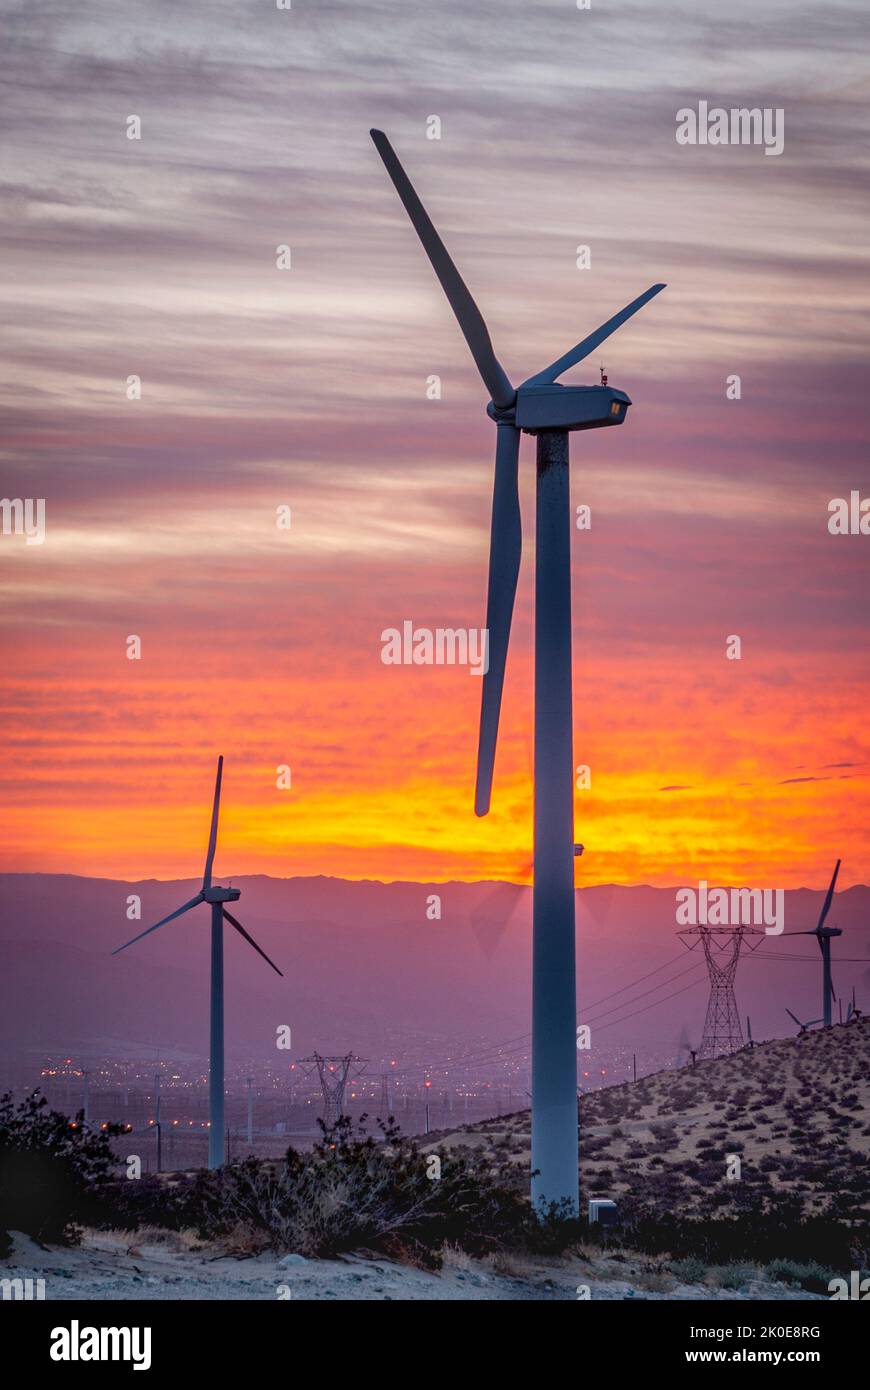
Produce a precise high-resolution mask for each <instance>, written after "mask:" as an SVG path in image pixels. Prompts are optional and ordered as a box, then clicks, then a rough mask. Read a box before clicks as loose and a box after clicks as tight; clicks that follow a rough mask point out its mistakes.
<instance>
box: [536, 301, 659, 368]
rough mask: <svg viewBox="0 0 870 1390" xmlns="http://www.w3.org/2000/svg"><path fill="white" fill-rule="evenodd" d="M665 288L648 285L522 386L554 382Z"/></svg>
mask: <svg viewBox="0 0 870 1390" xmlns="http://www.w3.org/2000/svg"><path fill="white" fill-rule="evenodd" d="M666 288H667V286H666V285H650V287H649V289H648V290H646V291H645V292H644V293H643V294H641V295H638V297H637V299H633V300H632V301H631V303H630V304H626V306H625V308H624V309H620V311H619V313H618V314H614V315H613V318H612V319H608V320H607V322H606V323H602V325H601V327H600V328H596V330H595V332H594V333H590V334H589V336H588V338H584V339H583V341H582V342H580V343H578V344H577V346H576V347H572V348H571V351H570V352H566V353H565V354H564V355H563V356H562V357H558V358H557V359H556V361H555V362H551V363H550V365H549V367H545V368H544V370H543V371H542V372H538V373H537V375H536V376H530V377H529V379H528V381H524V382H523V386H544V385H546V384H548V383H549V382H552V381H555V380H556V378H557V377H558V376H561V375H562V373H563V372H567V370H568V368H569V367H573V366H575V365H576V364H577V363H578V362H582V361H583V358H584V357H588V356H589V354H590V352H594V351H595V349H596V348H597V347H598V345H599V343H603V342H604V340H605V338H609V337H610V335H611V333H615V332H616V330H617V328H619V327H620V326H621V325H622V324H623V323H625V321H626V319H630V318H631V316H632V314H636V313H637V311H638V309H642V308H643V306H644V304H647V303H648V302H649V300H651V299H652V298H653V296H654V295H657V294H658V293H659V292H660V291H661V290H663V289H666Z"/></svg>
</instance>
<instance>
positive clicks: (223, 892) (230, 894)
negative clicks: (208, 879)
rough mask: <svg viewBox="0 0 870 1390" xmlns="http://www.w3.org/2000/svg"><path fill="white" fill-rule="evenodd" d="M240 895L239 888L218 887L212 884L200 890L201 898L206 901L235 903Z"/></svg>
mask: <svg viewBox="0 0 870 1390" xmlns="http://www.w3.org/2000/svg"><path fill="white" fill-rule="evenodd" d="M241 896H242V890H241V888H220V887H218V886H217V885H215V884H213V885H212V887H211V888H204V889H203V890H202V900H203V902H206V903H235V902H238V900H239V898H240V897H241Z"/></svg>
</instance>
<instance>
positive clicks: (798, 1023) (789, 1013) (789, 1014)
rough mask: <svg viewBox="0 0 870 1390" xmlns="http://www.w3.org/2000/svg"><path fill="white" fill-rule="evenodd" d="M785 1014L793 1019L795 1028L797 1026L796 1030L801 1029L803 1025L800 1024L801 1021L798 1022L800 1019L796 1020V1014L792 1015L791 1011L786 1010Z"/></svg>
mask: <svg viewBox="0 0 870 1390" xmlns="http://www.w3.org/2000/svg"><path fill="white" fill-rule="evenodd" d="M786 1013H787V1014H788V1016H789V1018H793V1019H794V1021H795V1023H796V1024H797V1026H798V1028H803V1026H804V1025H803V1024H802V1023H801V1021H800V1019H799V1018H798V1016H797V1014H793V1013H792V1011H791V1009H786Z"/></svg>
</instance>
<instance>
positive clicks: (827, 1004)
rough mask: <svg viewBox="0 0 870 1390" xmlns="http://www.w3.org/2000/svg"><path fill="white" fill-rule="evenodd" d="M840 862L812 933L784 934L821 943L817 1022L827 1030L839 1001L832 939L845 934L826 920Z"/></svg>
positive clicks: (792, 932)
mask: <svg viewBox="0 0 870 1390" xmlns="http://www.w3.org/2000/svg"><path fill="white" fill-rule="evenodd" d="M840 862H841V861H840V860H839V859H838V860H837V863H836V865H835V867H834V875H833V878H832V879H831V883H830V886H829V888H828V891H827V893H826V894H825V901H824V903H823V904H822V910H821V912H820V913H819V920H818V922H817V923H816V925H815V927H813V929H812V931H786V932H783V933H782V935H783V936H814V937H815V938H816V940H817V941H818V943H819V950H820V951H821V953H822V1015H823V1017H822V1018H821V1019H819V1020H817V1021H818V1022H820V1023H822V1022H823V1023H824V1025H825V1027H826V1028H830V1026H831V1000H834V1002H836V999H837V996H836V994H835V993H834V982H833V980H832V979H831V938H832V937H834V936H842V935H843V933H842V931H841V930H840V928H839V927H826V926H825V918H826V917H827V915H828V913H829V912H830V910H831V903H832V902H833V901H834V888H835V886H836V883H837V874H838V873H839V872H840ZM792 1018H794V1014H792Z"/></svg>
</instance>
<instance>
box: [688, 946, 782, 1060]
mask: <svg viewBox="0 0 870 1390" xmlns="http://www.w3.org/2000/svg"><path fill="white" fill-rule="evenodd" d="M677 935H678V936H681V937H685V936H696V937H698V939H699V941H700V943H701V945H702V946H703V948H704V957H705V959H706V962H707V970H708V971H709V974H710V999H709V1001H708V1003H707V1016H706V1018H705V1019H704V1034H703V1037H702V1038H701V1046H700V1048H699V1049H698V1056H699V1057H700V1058H702V1059H704V1058H707V1057H727V1056H729V1055H730V1054H731V1053H732V1052H737V1050H738V1049H739V1048H741V1047H742V1046H743V1031H742V1029H741V1027H740V1015H739V1014H738V1012H737V1000H736V999H735V997H734V979H735V976H736V974H737V963H738V961H739V960H740V953H741V951H742V950H743V945H744V941H745V938H746V937H748V936H759V937H763V936H764V931H763V930H762V929H761V928H759V927H749V926H739V927H710V926H704V927H687V928H686V929H685V930H684V931H681V932H678V933H677ZM687 944H688V943H687ZM747 944H748V943H747ZM760 944H761V943H760V942H756V945H760ZM696 945H697V942H696V943H694V944H693V945H692V946H690V947H689V950H694V949H695V946H696ZM751 949H752V950H755V947H754V946H753V947H752V948H751Z"/></svg>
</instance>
